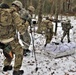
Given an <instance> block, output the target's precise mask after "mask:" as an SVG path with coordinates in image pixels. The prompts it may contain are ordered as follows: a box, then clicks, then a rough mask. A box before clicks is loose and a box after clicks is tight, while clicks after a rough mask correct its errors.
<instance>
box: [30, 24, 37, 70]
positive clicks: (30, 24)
mask: <svg viewBox="0 0 76 75" xmlns="http://www.w3.org/2000/svg"><path fill="white" fill-rule="evenodd" d="M30 31H31V37H32V45H33V53H34V57H35V62H36V69H35V71H37V70H38V67H37V59H36V53H35V46H34V38H33V34H32V27H31V24H30Z"/></svg>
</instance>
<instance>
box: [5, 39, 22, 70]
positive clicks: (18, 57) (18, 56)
mask: <svg viewBox="0 0 76 75" xmlns="http://www.w3.org/2000/svg"><path fill="white" fill-rule="evenodd" d="M10 45H11V46H12V52H13V54H15V63H14V70H16V71H17V70H19V69H20V68H21V65H22V60H23V49H22V47H21V46H20V44H19V43H18V41H15V40H14V41H12V42H10ZM11 62H12V59H8V58H6V59H5V60H4V66H6V65H10V64H11Z"/></svg>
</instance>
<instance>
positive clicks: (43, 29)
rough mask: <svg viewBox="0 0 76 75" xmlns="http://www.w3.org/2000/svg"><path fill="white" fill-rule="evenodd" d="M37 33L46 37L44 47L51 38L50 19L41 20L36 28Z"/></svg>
mask: <svg viewBox="0 0 76 75" xmlns="http://www.w3.org/2000/svg"><path fill="white" fill-rule="evenodd" d="M37 33H40V34H45V37H46V43H45V47H46V45H47V44H48V43H50V41H51V40H52V37H53V24H52V22H51V21H50V20H48V19H46V20H44V21H42V22H41V25H40V28H38V30H37Z"/></svg>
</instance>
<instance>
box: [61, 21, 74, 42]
mask: <svg viewBox="0 0 76 75" xmlns="http://www.w3.org/2000/svg"><path fill="white" fill-rule="evenodd" d="M61 25H62V30H63V31H64V32H63V36H62V38H61V42H62V43H63V39H64V37H65V36H66V35H67V39H68V43H69V42H70V37H69V32H70V29H71V28H73V27H72V26H71V23H70V20H66V21H65V20H64V21H63V22H62V23H61Z"/></svg>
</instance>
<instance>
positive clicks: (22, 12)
mask: <svg viewBox="0 0 76 75" xmlns="http://www.w3.org/2000/svg"><path fill="white" fill-rule="evenodd" d="M19 14H20V17H21V18H22V20H23V21H24V22H23V23H24V25H25V33H24V35H23V39H24V40H23V41H24V42H25V43H27V44H29V45H30V42H31V38H30V35H29V32H28V26H29V25H30V23H31V15H30V14H29V11H27V10H25V9H24V8H22V9H21V10H20V11H19ZM24 46H25V47H24V48H25V49H28V48H29V46H27V45H25V44H24Z"/></svg>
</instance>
